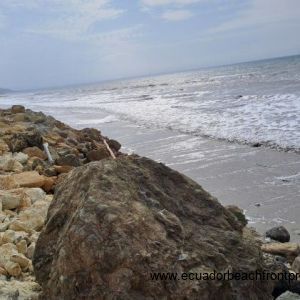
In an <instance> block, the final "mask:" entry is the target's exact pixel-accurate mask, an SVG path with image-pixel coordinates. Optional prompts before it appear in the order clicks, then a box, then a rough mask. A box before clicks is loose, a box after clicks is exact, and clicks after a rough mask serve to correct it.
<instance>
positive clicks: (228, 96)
mask: <svg viewBox="0 0 300 300" xmlns="http://www.w3.org/2000/svg"><path fill="white" fill-rule="evenodd" d="M13 104H23V105H24V106H26V107H27V108H31V109H33V110H35V111H43V112H44V113H46V114H50V115H53V116H54V117H56V118H57V119H59V120H61V121H63V122H65V123H67V124H69V125H71V126H73V127H75V128H84V127H95V128H98V129H100V130H101V131H102V133H103V134H104V135H107V136H108V137H110V138H115V139H116V140H118V141H120V142H121V144H122V149H121V151H123V152H127V153H132V152H134V153H138V154H140V155H144V156H148V157H150V158H152V159H155V160H156V161H159V162H163V163H165V164H166V165H168V166H170V167H172V168H173V169H176V170H178V171H180V172H182V173H184V174H186V175H188V176H189V177H191V178H192V179H194V180H195V181H197V182H198V183H199V184H200V185H201V186H202V187H203V188H204V189H206V190H207V191H209V192H210V193H211V194H212V195H213V196H215V197H217V198H218V199H219V201H220V202H221V203H222V204H223V205H228V204H235V205H238V206H239V207H241V208H243V209H244V211H245V213H246V216H247V218H248V220H249V223H250V225H251V226H254V227H255V228H256V229H257V230H258V231H259V232H260V233H264V232H265V230H267V229H269V228H271V227H273V226H276V225H284V226H286V227H287V228H288V230H289V231H290V233H291V236H292V240H293V241H299V242H300V214H299V211H300V202H299V195H300V156H299V153H300V56H293V57H286V58H277V59H270V60H265V61H258V62H249V63H242V64H235V65H231V66H222V67H216V68H206V69H201V70H197V71H189V72H181V73H175V74H167V75H159V76H151V77H144V78H137V79H128V80H118V81H111V82H104V83H99V84H91V85H82V86H75V87H68V88H60V89H49V90H45V89H44V90H36V91H28V92H19V93H11V94H7V95H4V96H3V95H2V96H1V97H0V106H1V107H8V106H11V105H13Z"/></svg>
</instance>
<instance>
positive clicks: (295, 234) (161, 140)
mask: <svg viewBox="0 0 300 300" xmlns="http://www.w3.org/2000/svg"><path fill="white" fill-rule="evenodd" d="M32 108H33V109H35V110H39V108H38V107H32ZM40 110H43V111H44V112H45V113H47V114H51V115H53V116H54V117H56V118H58V119H59V120H62V121H63V122H66V123H68V124H70V125H71V126H74V127H76V128H84V127H95V128H98V129H100V130H101V131H102V133H103V134H104V135H107V136H109V137H110V138H115V139H116V140H118V141H119V142H121V143H122V146H123V148H122V150H123V151H124V152H134V153H137V154H139V155H143V156H148V157H150V158H152V159H154V160H156V161H160V162H163V163H165V164H166V165H168V166H170V167H172V168H174V169H176V170H178V171H180V172H182V173H184V174H186V175H188V176H189V177H191V178H192V179H194V180H195V181H197V182H198V183H199V184H200V185H201V186H202V187H203V188H204V189H206V190H207V191H209V192H210V193H211V194H212V195H213V196H215V197H217V198H218V199H219V201H220V202H221V203H222V204H223V205H228V204H235V205H237V206H239V207H241V208H242V209H244V210H245V213H246V216H247V218H248V219H249V224H250V225H251V226H253V227H255V228H256V229H257V230H258V231H259V232H260V233H262V234H263V233H264V232H265V231H266V230H267V229H269V228H271V227H273V226H276V225H284V226H286V227H287V229H288V230H289V231H290V233H291V240H292V241H299V242H300V155H299V154H295V153H287V152H279V151H276V150H272V149H268V148H264V147H260V148H254V147H250V146H248V145H240V144H235V143H228V142H224V141H216V140H212V139H208V138H201V137H195V136H190V135H186V134H182V133H178V132H174V131H171V130H166V129H158V128H145V127H141V126H138V125H136V124H132V123H130V122H127V121H121V120H117V121H113V122H110V123H101V121H100V122H99V123H92V122H91V120H101V119H103V118H105V117H107V113H104V112H95V111H91V110H88V109H86V110H82V109H81V110H80V111H78V110H72V109H70V110H69V109H55V111H54V110H52V109H51V110H45V108H43V109H42V108H40ZM158 117H159V116H158Z"/></svg>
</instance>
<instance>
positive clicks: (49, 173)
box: [43, 166, 57, 177]
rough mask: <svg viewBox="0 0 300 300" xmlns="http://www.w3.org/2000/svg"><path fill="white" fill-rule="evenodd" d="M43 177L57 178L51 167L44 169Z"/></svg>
mask: <svg viewBox="0 0 300 300" xmlns="http://www.w3.org/2000/svg"><path fill="white" fill-rule="evenodd" d="M43 174H44V175H45V176H48V177H54V176H57V172H56V170H55V168H54V167H53V166H52V167H49V168H46V169H45V170H44V173H43Z"/></svg>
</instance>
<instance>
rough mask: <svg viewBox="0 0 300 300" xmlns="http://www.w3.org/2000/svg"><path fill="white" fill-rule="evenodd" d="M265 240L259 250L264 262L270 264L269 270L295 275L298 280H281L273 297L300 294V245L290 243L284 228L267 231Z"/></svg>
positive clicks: (288, 235)
mask: <svg viewBox="0 0 300 300" xmlns="http://www.w3.org/2000/svg"><path fill="white" fill-rule="evenodd" d="M266 238H267V240H266V241H265V242H264V243H263V244H262V246H261V249H262V251H263V252H264V253H265V258H266V260H267V261H269V262H271V269H273V270H274V269H275V271H276V272H281V273H287V274H291V275H295V278H297V276H298V280H286V279H283V280H280V281H279V282H277V284H276V286H275V288H274V291H273V295H274V296H275V297H276V296H279V295H280V294H282V293H283V292H285V291H291V292H294V293H298V294H300V281H299V280H300V245H299V244H298V243H290V234H289V232H288V230H287V229H286V228H285V227H284V226H276V227H273V228H271V229H269V230H268V231H267V232H266ZM296 274H299V275H297V276H296ZM290 278H293V277H291V276H290Z"/></svg>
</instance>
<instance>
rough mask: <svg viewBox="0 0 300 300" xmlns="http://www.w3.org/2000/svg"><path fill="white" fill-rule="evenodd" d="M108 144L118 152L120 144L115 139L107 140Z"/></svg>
mask: <svg viewBox="0 0 300 300" xmlns="http://www.w3.org/2000/svg"><path fill="white" fill-rule="evenodd" d="M107 144H108V146H109V147H110V148H111V149H113V150H114V151H116V152H118V151H119V150H120V149H121V144H120V143H119V142H118V141H116V140H107Z"/></svg>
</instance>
